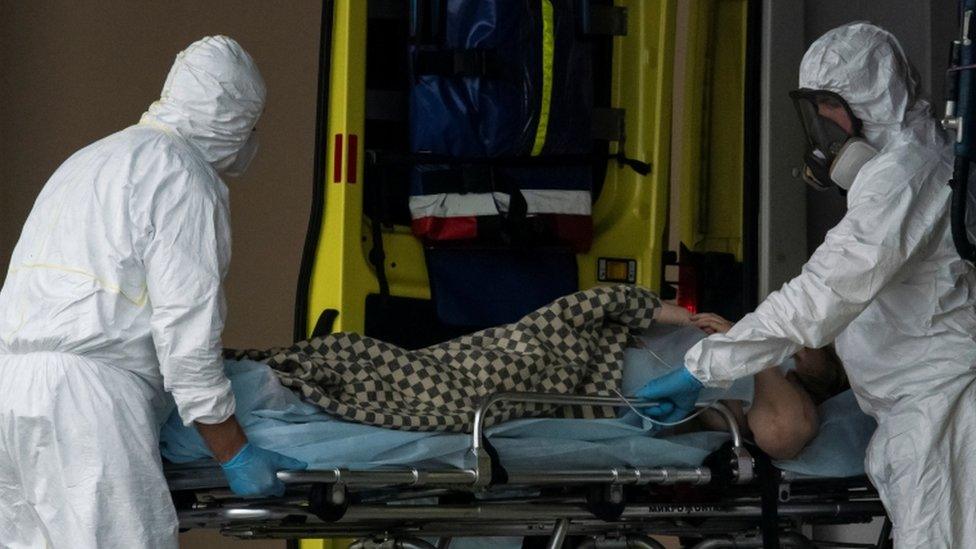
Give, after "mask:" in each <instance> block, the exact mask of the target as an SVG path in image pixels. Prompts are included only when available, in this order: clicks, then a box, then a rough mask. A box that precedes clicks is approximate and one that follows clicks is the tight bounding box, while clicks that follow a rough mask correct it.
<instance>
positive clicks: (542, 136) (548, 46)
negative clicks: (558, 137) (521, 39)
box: [532, 0, 556, 156]
mask: <svg viewBox="0 0 976 549" xmlns="http://www.w3.org/2000/svg"><path fill="white" fill-rule="evenodd" d="M541 1H542V104H541V105H540V106H539V125H538V126H536V129H535V144H534V145H533V146H532V156H539V155H540V154H542V148H543V147H544V146H545V144H546V129H547V128H548V126H549V106H550V103H551V102H552V60H553V58H554V57H555V52H556V37H555V34H554V33H553V16H552V0H541Z"/></svg>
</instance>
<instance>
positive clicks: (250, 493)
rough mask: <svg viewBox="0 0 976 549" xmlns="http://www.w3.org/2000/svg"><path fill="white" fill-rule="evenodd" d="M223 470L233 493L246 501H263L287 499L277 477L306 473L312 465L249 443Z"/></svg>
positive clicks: (222, 466)
mask: <svg viewBox="0 0 976 549" xmlns="http://www.w3.org/2000/svg"><path fill="white" fill-rule="evenodd" d="M220 466H221V468H223V470H224V475H226V476H227V482H228V483H229V484H230V489H231V491H232V492H234V493H235V494H237V495H238V496H242V497H261V496H282V495H284V493H285V483H283V482H281V481H280V480H278V477H277V476H276V473H277V472H278V471H285V470H295V469H305V468H306V467H308V464H307V463H305V462H304V461H299V460H297V459H292V458H290V457H287V456H283V455H281V454H279V453H277V452H272V451H271V450H265V449H264V448H260V447H258V446H255V445H253V444H251V443H250V442H248V443H246V444H244V446H242V447H241V449H240V451H238V452H237V455H235V456H234V457H232V458H230V461H227V462H225V463H222V464H221V465H220Z"/></svg>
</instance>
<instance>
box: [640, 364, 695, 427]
mask: <svg viewBox="0 0 976 549" xmlns="http://www.w3.org/2000/svg"><path fill="white" fill-rule="evenodd" d="M701 390H702V382H701V381H698V378H696V377H695V376H693V375H691V372H689V371H688V369H687V368H678V369H676V370H672V371H670V372H668V373H666V374H664V375H663V376H661V377H659V378H656V379H652V380H651V381H649V382H647V385H644V386H643V387H641V389H640V390H638V391H637V392H636V393H634V396H635V397H637V398H640V399H644V400H656V401H659V403H658V404H657V405H656V406H651V407H649V408H645V409H644V410H643V413H644V414H645V415H647V416H648V417H650V418H651V419H655V420H657V421H661V422H664V423H674V422H676V421H681V420H682V419H684V418H686V417H687V416H688V414H690V413H691V412H693V411H694V410H695V403H696V402H698V395H699V393H701Z"/></svg>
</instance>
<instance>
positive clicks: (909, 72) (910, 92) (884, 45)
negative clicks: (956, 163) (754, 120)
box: [800, 23, 928, 149]
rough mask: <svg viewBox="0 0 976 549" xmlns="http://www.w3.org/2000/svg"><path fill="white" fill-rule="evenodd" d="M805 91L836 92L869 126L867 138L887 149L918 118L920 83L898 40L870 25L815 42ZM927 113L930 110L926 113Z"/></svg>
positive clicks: (803, 74) (806, 59)
mask: <svg viewBox="0 0 976 549" xmlns="http://www.w3.org/2000/svg"><path fill="white" fill-rule="evenodd" d="M800 88H807V89H811V90H827V91H831V92H834V93H836V94H838V95H840V96H841V97H843V98H844V100H845V101H846V102H847V103H848V104H849V105H850V107H851V110H852V111H853V112H854V115H855V116H857V118H858V119H860V120H861V122H862V123H863V128H862V131H863V133H864V137H865V138H866V139H867V140H868V141H869V142H870V143H871V144H872V145H873V146H874V147H876V148H878V149H881V148H883V147H884V146H885V145H886V144H887V143H888V141H889V140H890V139H891V138H892V136H893V134H894V133H897V132H898V131H900V130H901V129H902V128H904V127H905V126H906V125H907V124H908V123H909V121H910V118H913V117H914V116H915V112H914V111H919V110H924V111H925V112H926V113H927V112H928V109H927V107H928V104H927V103H925V102H924V101H920V100H918V78H917V77H916V75H915V71H914V69H913V68H912V66H911V64H910V63H909V61H908V58H907V57H905V53H904V51H902V48H901V45H900V44H899V43H898V40H897V39H896V38H895V37H894V36H893V35H892V34H891V33H890V32H888V31H886V30H884V29H882V28H880V27H877V26H875V25H871V24H870V23H852V24H849V25H844V26H842V27H838V28H836V29H833V30H831V31H829V32H827V33H826V34H824V35H823V36H821V37H820V38H819V39H817V41H816V42H814V43H813V44H812V45H811V46H810V48H809V49H808V50H807V52H806V54H804V56H803V61H802V62H801V63H800ZM923 107H924V109H923Z"/></svg>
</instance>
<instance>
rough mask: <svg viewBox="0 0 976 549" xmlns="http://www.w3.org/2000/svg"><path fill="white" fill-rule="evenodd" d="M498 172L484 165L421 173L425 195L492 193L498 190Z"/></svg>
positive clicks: (447, 168)
mask: <svg viewBox="0 0 976 549" xmlns="http://www.w3.org/2000/svg"><path fill="white" fill-rule="evenodd" d="M496 177H498V176H497V175H496V170H495V168H494V167H493V166H488V165H484V164H469V165H461V166H451V167H445V168H444V169H439V170H436V169H435V170H425V171H423V172H421V173H420V183H421V186H422V187H423V190H424V194H442V193H461V194H465V193H490V192H492V191H494V190H495V189H496V185H495V178H496Z"/></svg>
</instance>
